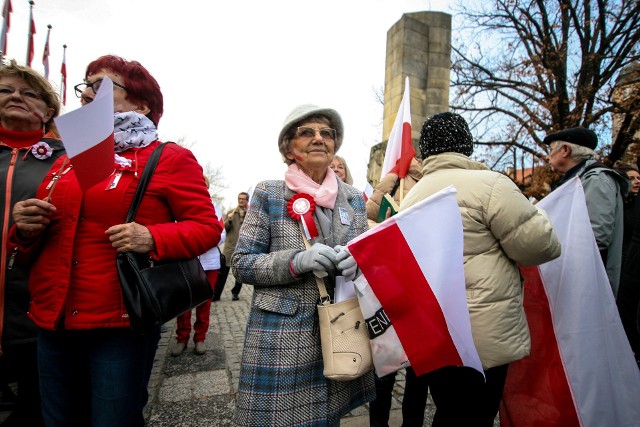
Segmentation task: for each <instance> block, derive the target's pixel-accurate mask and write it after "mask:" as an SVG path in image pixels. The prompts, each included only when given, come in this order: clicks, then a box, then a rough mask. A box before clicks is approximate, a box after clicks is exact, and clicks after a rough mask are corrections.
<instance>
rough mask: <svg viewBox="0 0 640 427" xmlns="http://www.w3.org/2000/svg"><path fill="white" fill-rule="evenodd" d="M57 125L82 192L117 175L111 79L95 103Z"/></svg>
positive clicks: (103, 87)
mask: <svg viewBox="0 0 640 427" xmlns="http://www.w3.org/2000/svg"><path fill="white" fill-rule="evenodd" d="M54 121H55V123H56V126H57V128H58V131H59V132H60V136H61V137H62V142H63V144H64V146H65V148H66V150H67V155H68V156H69V161H70V162H71V165H72V166H73V170H74V171H75V175H76V178H77V179H78V183H79V184H80V187H81V188H82V191H86V190H88V189H89V188H91V187H93V186H94V185H96V184H97V183H99V182H100V181H103V180H105V179H106V178H108V177H109V175H111V174H112V173H113V171H114V151H113V146H114V137H113V82H112V81H111V80H110V79H109V78H108V77H105V78H104V79H103V80H102V84H101V85H100V89H99V90H98V93H97V94H96V96H95V98H94V99H93V101H92V102H91V103H89V104H87V105H85V106H83V107H81V108H79V109H77V110H74V111H71V112H69V113H67V114H64V115H62V116H60V117H56V118H55V119H54Z"/></svg>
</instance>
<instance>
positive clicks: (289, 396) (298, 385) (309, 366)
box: [231, 105, 375, 426]
mask: <svg viewBox="0 0 640 427" xmlns="http://www.w3.org/2000/svg"><path fill="white" fill-rule="evenodd" d="M343 134H344V129H343V125H342V119H341V118H340V115H339V114H338V112H337V111H335V110H333V109H330V108H321V107H318V106H315V105H301V106H298V107H297V108H295V109H294V110H293V111H292V112H291V113H290V114H289V116H288V117H287V119H286V120H285V122H284V125H283V127H282V131H281V132H280V136H279V138H278V148H279V149H280V153H281V154H282V158H283V160H284V162H285V163H286V164H287V165H288V168H287V171H286V172H285V176H284V180H274V181H263V182H260V183H259V184H258V185H257V186H256V188H255V191H254V193H253V197H252V199H251V205H250V208H249V211H248V213H247V215H246V217H245V221H244V224H243V226H242V229H241V230H240V237H239V239H238V244H237V246H236V250H235V252H234V254H233V257H232V261H231V267H232V269H233V274H234V275H235V277H236V278H238V280H240V281H241V282H242V283H246V284H249V285H253V286H254V293H253V302H252V306H251V312H250V314H249V318H248V321H247V329H246V335H245V343H244V351H243V354H242V364H241V367H240V384H239V389H238V398H237V404H236V415H235V421H236V422H237V423H238V424H240V425H246V426H292V425H306V426H315V425H318V426H327V425H328V426H337V425H339V423H340V417H341V416H343V415H345V414H346V413H348V412H349V411H351V410H352V409H354V408H356V407H358V406H360V405H362V404H364V403H366V402H368V401H371V400H372V399H373V398H374V393H375V392H374V385H373V373H372V372H369V373H367V374H365V375H364V376H362V377H360V378H357V379H355V380H352V381H340V382H337V381H332V380H328V379H326V378H325V377H324V376H323V375H322V371H323V363H322V350H321V346H320V331H319V326H318V315H317V311H316V305H317V304H318V301H319V297H320V294H319V291H318V287H317V284H316V280H315V277H314V273H315V274H316V275H317V276H323V277H324V279H323V280H324V283H325V286H326V287H327V290H328V291H329V293H330V294H332V292H333V289H334V287H335V278H336V276H338V275H342V276H345V278H346V279H347V280H350V279H353V278H354V277H355V274H356V270H357V266H356V264H355V261H354V260H353V257H351V255H350V254H349V252H348V251H347V250H346V249H345V248H344V246H342V245H345V244H346V243H347V242H348V241H349V240H351V239H353V238H354V237H356V236H357V235H359V234H361V233H363V232H364V231H366V230H367V218H366V213H365V205H364V203H365V202H364V197H363V195H362V192H361V191H359V190H357V189H356V188H354V187H352V186H350V185H348V184H346V183H344V182H342V181H341V180H340V179H338V178H337V177H336V175H335V173H334V172H333V171H332V170H331V168H330V167H329V165H330V164H331V161H332V160H333V157H334V154H335V152H336V151H338V149H339V148H340V145H341V144H342V139H343ZM296 201H299V202H298V203H296V207H294V202H296ZM300 206H302V207H303V209H300V208H299V207H300ZM303 223H304V225H303ZM303 235H306V238H307V239H308V240H309V242H310V247H309V248H308V249H307V248H306V247H305V241H304V239H305V237H303Z"/></svg>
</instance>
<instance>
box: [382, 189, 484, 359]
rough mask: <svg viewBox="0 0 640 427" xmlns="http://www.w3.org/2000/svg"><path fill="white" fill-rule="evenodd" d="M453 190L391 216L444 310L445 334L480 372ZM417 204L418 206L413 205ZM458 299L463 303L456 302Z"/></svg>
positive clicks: (433, 196)
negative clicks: (468, 303)
mask: <svg viewBox="0 0 640 427" xmlns="http://www.w3.org/2000/svg"><path fill="white" fill-rule="evenodd" d="M456 193H457V192H456V190H455V188H454V187H453V186H449V187H447V188H445V189H443V190H441V191H439V192H438V193H435V194H433V195H432V196H430V197H428V198H426V199H425V200H423V201H422V202H420V203H418V204H416V205H415V206H413V207H412V208H411V209H407V210H406V211H403V212H400V213H399V214H398V215H396V216H395V217H394V219H395V221H396V223H397V224H398V227H399V228H400V230H401V231H402V234H403V235H404V237H405V239H406V240H407V243H408V244H409V246H410V247H411V250H412V251H413V254H414V256H415V258H416V261H417V262H418V265H419V266H420V270H421V271H422V273H423V274H424V276H425V277H426V279H427V281H428V282H429V284H430V285H431V289H432V290H433V293H434V295H435V297H436V299H437V300H438V303H439V305H440V307H441V309H442V312H443V313H445V316H444V318H445V321H446V322H447V328H448V330H449V334H450V335H451V339H452V340H453V342H454V344H455V346H456V348H457V349H458V353H459V354H460V357H461V359H462V361H463V363H464V364H465V365H466V366H471V367H473V368H475V369H477V370H478V371H480V372H483V370H482V363H481V362H480V358H479V356H478V353H477V352H476V351H475V345H474V343H473V339H472V335H471V320H470V318H469V309H468V307H467V305H466V300H467V295H466V287H465V277H464V268H463V266H464V261H463V249H462V246H463V243H462V242H463V237H462V218H461V217H460V208H459V207H458V203H457V202H456ZM418 207H421V208H420V209H414V208H418ZM444 242H446V244H443V243H444ZM455 266H459V267H460V268H455ZM460 301H465V304H464V305H463V306H462V305H460V304H459V302H460ZM465 349H473V350H474V351H471V352H469V351H465Z"/></svg>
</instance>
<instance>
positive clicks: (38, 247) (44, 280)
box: [9, 55, 222, 427]
mask: <svg viewBox="0 0 640 427" xmlns="http://www.w3.org/2000/svg"><path fill="white" fill-rule="evenodd" d="M105 77H108V78H109V79H111V81H113V85H114V88H113V102H114V112H115V114H114V129H115V132H114V140H115V145H114V172H113V174H112V175H111V177H109V178H107V179H106V180H105V181H104V182H101V183H98V184H96V185H95V186H93V187H91V188H90V189H88V190H87V191H85V192H84V193H83V191H82V190H81V188H80V186H79V184H78V182H77V180H76V177H75V173H74V170H73V168H67V167H66V166H65V165H66V162H65V160H66V156H63V157H62V158H60V159H59V160H58V161H57V162H56V163H54V165H53V167H52V169H51V171H50V173H49V174H48V175H47V176H45V178H44V181H43V182H42V184H41V185H40V187H39V189H38V191H37V194H36V198H33V199H28V200H25V201H23V202H19V203H17V204H16V206H15V208H14V210H13V218H14V220H15V226H14V227H13V228H12V230H11V232H10V236H9V239H10V242H9V244H10V247H11V251H12V252H11V253H13V254H14V258H15V262H16V263H18V262H28V261H32V267H31V271H32V274H31V277H30V282H29V290H30V293H31V306H30V313H29V315H30V317H31V319H33V321H34V322H35V324H36V325H37V326H38V328H39V331H38V366H39V368H40V389H41V393H42V397H43V398H42V409H43V416H44V419H45V423H46V425H47V426H105V427H106V426H143V425H144V423H145V421H144V417H143V408H144V405H145V404H146V402H147V399H148V395H147V383H148V381H149V375H150V372H151V365H152V362H153V357H154V354H155V351H156V348H157V344H158V340H159V336H160V331H159V328H157V329H155V330H153V331H149V332H147V333H143V334H140V333H135V332H133V331H132V330H131V328H130V324H129V316H128V314H127V310H126V307H125V304H124V302H123V299H122V291H121V286H120V281H119V279H118V274H117V271H116V263H115V260H116V254H117V253H119V252H128V251H131V252H137V253H144V254H148V255H149V256H150V257H151V258H152V259H155V260H161V259H182V258H191V257H195V256H197V255H199V254H201V253H203V252H205V251H206V250H207V249H209V248H211V247H213V246H215V245H216V244H217V243H218V240H220V233H221V229H222V227H221V226H220V223H219V222H218V220H217V219H216V214H215V211H214V208H213V205H212V203H211V200H210V198H209V192H208V190H207V187H206V185H205V182H204V178H203V172H202V168H201V167H200V166H199V165H198V162H197V161H196V159H195V157H194V156H193V154H192V153H191V152H190V151H189V150H187V149H185V148H183V147H180V146H178V145H176V144H168V145H167V146H166V147H165V149H164V150H163V152H162V155H161V157H160V160H159V162H158V165H157V167H156V169H155V172H154V174H153V176H152V178H151V181H150V182H149V186H148V187H147V190H146V192H145V195H144V197H143V198H142V202H141V204H140V208H139V210H138V213H137V216H136V222H132V223H125V218H126V214H127V210H128V208H129V206H130V205H131V201H132V199H133V195H134V193H135V191H136V188H137V186H138V181H139V179H140V176H141V174H142V171H143V170H144V167H145V165H146V163H147V160H148V159H149V157H150V156H151V153H152V152H153V151H154V150H155V148H156V147H157V146H158V145H160V144H161V142H160V141H159V140H158V137H157V130H156V126H157V125H158V122H159V121H160V117H162V111H163V105H162V92H161V91H160V86H159V85H158V82H157V81H156V80H155V79H154V78H153V76H151V74H149V72H148V71H147V70H146V69H145V68H144V67H143V66H142V65H141V64H140V63H139V62H136V61H127V60H125V59H123V58H120V57H117V56H113V55H108V56H103V57H100V58H98V59H97V60H95V61H93V62H92V63H90V64H89V66H88V67H87V71H86V74H85V81H84V83H81V84H79V85H76V87H75V90H76V94H77V95H78V96H79V97H80V98H81V103H82V105H86V104H87V103H90V102H92V101H93V99H94V97H95V96H96V93H97V92H98V88H99V86H100V85H101V84H102V82H103V79H104V78H105ZM54 181H55V182H56V184H55V185H56V187H55V191H53V193H51V194H50V188H51V187H52V185H53V182H54Z"/></svg>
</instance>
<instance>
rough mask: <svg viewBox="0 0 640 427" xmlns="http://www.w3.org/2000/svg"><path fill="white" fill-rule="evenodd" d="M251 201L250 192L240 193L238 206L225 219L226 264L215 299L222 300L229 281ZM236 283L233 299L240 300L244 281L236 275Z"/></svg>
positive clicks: (217, 285) (215, 289)
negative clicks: (239, 237)
mask: <svg viewBox="0 0 640 427" xmlns="http://www.w3.org/2000/svg"><path fill="white" fill-rule="evenodd" d="M248 203H249V194H248V193H244V192H243V193H240V194H238V206H236V207H235V208H233V209H231V211H230V212H229V213H228V214H227V216H226V218H225V219H224V229H225V231H226V233H227V237H226V239H225V242H224V247H223V248H222V254H223V259H224V265H223V266H222V267H221V270H220V274H219V275H218V280H217V281H216V285H215V287H214V289H213V298H212V299H213V301H218V300H220V296H221V295H222V291H223V290H224V286H225V284H226V283H227V277H228V276H229V270H230V269H231V255H233V251H234V250H235V249H236V244H237V243H238V235H239V233H240V227H242V223H243V222H244V217H245V215H246V214H247V204H248ZM234 280H235V282H236V283H235V285H234V286H233V288H231V299H232V300H233V301H238V300H239V299H240V289H242V282H240V281H239V280H238V279H237V278H236V277H234Z"/></svg>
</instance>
